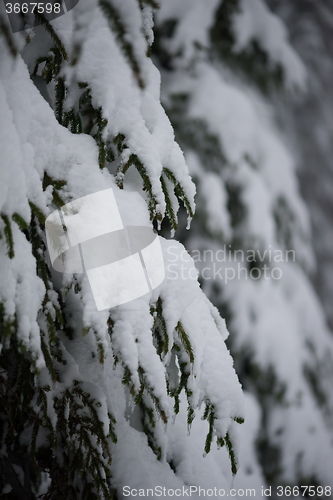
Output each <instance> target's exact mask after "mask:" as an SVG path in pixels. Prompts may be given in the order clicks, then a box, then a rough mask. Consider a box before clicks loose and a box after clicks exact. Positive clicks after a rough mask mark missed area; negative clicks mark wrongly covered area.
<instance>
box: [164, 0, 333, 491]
mask: <svg viewBox="0 0 333 500" xmlns="http://www.w3.org/2000/svg"><path fill="white" fill-rule="evenodd" d="M189 3H191V4H194V7H193V9H189V5H188V4H189ZM200 17H201V19H200ZM156 30H157V33H158V37H157V41H156V61H158V64H160V66H161V68H162V72H161V74H162V97H163V99H162V102H163V104H164V105H165V108H166V110H167V113H168V115H169V117H170V119H171V122H172V124H173V126H174V128H175V132H176V138H177V140H178V141H179V143H180V145H181V146H182V148H183V150H184V152H185V157H186V159H187V163H188V165H189V168H190V173H191V174H192V176H193V178H194V179H195V182H196V185H197V191H198V193H197V198H196V202H197V214H196V217H195V218H194V220H193V223H192V229H191V232H190V233H189V234H185V233H184V232H183V233H180V237H181V238H182V241H183V242H185V243H186V246H187V248H188V249H189V251H190V253H191V254H192V256H193V258H195V260H196V261H197V262H196V266H197V267H198V268H199V271H200V276H201V278H202V286H203V289H204V290H205V291H206V293H207V294H208V296H209V297H210V299H211V300H212V301H213V302H214V303H215V305H217V306H218V307H219V309H220V311H221V312H222V315H224V316H225V317H226V318H227V323H228V327H229V329H230V331H231V332H232V335H231V336H230V344H229V345H230V348H231V352H232V354H233V356H234V358H235V362H236V369H237V373H238V374H239V376H240V379H241V382H242V384H243V387H244V389H245V390H246V403H247V405H246V408H247V412H246V422H247V425H249V428H251V431H249V433H248V434H247V438H245V443H244V446H245V447H246V452H245V456H244V457H243V466H242V465H241V469H240V470H241V473H240V474H239V475H238V476H237V477H236V484H241V485H242V487H244V488H246V487H248V486H247V485H248V484H249V482H250V481H251V482H253V483H255V484H258V483H260V481H262V475H264V477H265V479H266V481H267V482H268V484H275V485H276V484H282V483H284V484H290V485H292V484H317V483H319V484H323V485H327V484H330V485H332V461H333V434H332V408H333V406H332V405H333V391H332V387H331V380H332V361H333V338H332V334H331V332H330V331H329V330H328V328H327V325H326V321H325V317H324V314H323V311H322V309H321V306H320V304H319V302H318V299H317V297H316V295H315V293H314V291H313V289H312V287H311V284H310V281H309V278H308V275H307V273H308V272H309V271H310V270H312V269H313V266H314V261H313V254H312V249H311V245H310V241H311V232H310V224H309V217H308V213H307V210H306V207H305V205H304V203H303V201H302V199H301V197H300V194H299V189H298V184H297V178H296V172H295V160H294V158H293V155H292V154H291V152H290V151H289V150H288V148H287V147H286V144H285V141H284V138H283V136H282V135H281V133H280V132H279V130H278V128H277V126H276V125H275V123H274V109H273V106H272V105H271V104H270V102H269V95H270V92H276V90H277V89H280V91H284V92H288V91H289V92H290V91H291V90H292V89H295V87H298V88H302V89H304V88H305V86H306V72H305V69H304V65H303V63H302V62H301V60H300V59H299V57H298V55H297V54H296V52H295V51H294V50H293V49H292V47H291V45H290V43H289V42H288V37H287V32H286V28H285V27H284V26H283V24H282V22H281V20H280V19H279V18H278V17H277V16H276V15H274V14H273V13H272V12H270V11H269V10H268V8H267V5H266V4H265V3H264V2H263V1H262V0H253V1H252V0H251V1H250V0H244V1H239V2H234V1H231V0H230V1H228V0H224V1H223V2H221V3H219V4H217V2H215V1H211V2H204V1H203V0H202V1H201V0H197V1H195V2H186V1H184V2H178V1H176V0H174V1H171V0H164V1H162V5H161V9H160V11H159V13H158V16H157V28H156ZM177 234H178V233H177ZM222 249H223V250H224V257H225V259H224V260H223V257H222V258H221V255H222V254H221V250H222ZM207 250H208V251H207ZM265 266H266V267H268V268H270V271H269V272H268V274H267V275H266V274H264V273H263V271H264V268H265ZM240 268H243V270H241V272H239V269H240ZM272 268H277V271H274V274H271V271H272ZM227 269H229V271H228V270H227ZM216 270H220V273H218V272H216ZM228 277H229V280H228V279H227V278H228ZM249 393H251V394H249ZM253 396H254V397H253ZM249 435H250V436H251V438H250V439H249ZM258 460H259V462H260V463H258ZM242 467H244V468H242Z"/></svg>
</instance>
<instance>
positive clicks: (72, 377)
mask: <svg viewBox="0 0 333 500" xmlns="http://www.w3.org/2000/svg"><path fill="white" fill-rule="evenodd" d="M152 5H154V2H148V1H146V2H137V1H136V0H126V1H124V0H122V1H117V0H101V1H100V2H99V4H97V2H92V1H89V2H88V1H85V0H81V1H80V2H79V4H78V7H77V8H74V9H73V10H72V11H70V12H68V13H67V14H66V15H63V16H62V17H59V18H57V19H55V20H54V21H52V24H50V23H48V22H47V21H46V20H45V18H43V17H42V16H40V20H41V26H38V27H36V28H34V29H29V30H27V31H25V32H23V33H22V34H17V35H15V36H12V35H11V34H10V29H9V25H8V21H7V20H6V18H5V14H4V5H3V4H1V6H0V9H1V29H2V35H3V36H1V38H0V44H1V46H0V54H1V56H0V106H1V125H0V134H1V135H0V137H1V139H0V141H1V170H0V175H1V180H0V196H1V198H0V206H1V240H0V248H1V257H0V258H1V269H0V271H1V278H0V299H1V309H0V312H1V360H0V361H1V372H0V377H1V378H0V383H1V409H0V420H1V452H0V453H1V458H2V465H1V469H0V473H1V491H2V494H3V495H7V494H9V495H11V494H13V495H17V496H20V495H21V496H22V495H24V494H28V496H29V498H30V497H31V498H35V497H36V496H38V495H42V497H43V498H55V499H59V498H80V499H89V500H91V499H93V498H113V496H114V494H115V492H117V495H118V498H120V497H121V495H122V488H123V486H125V485H128V484H130V485H131V487H133V488H139V487H145V488H147V487H155V486H156V485H160V486H162V487H163V486H165V487H169V488H175V487H181V486H182V485H185V484H193V485H196V484H197V485H203V482H206V484H207V482H210V487H214V486H218V485H222V486H223V487H225V488H227V487H228V485H229V483H228V481H229V478H230V476H231V473H232V474H235V472H236V470H237V463H238V448H239V447H238V444H237V428H238V427H239V424H240V423H242V422H243V416H244V410H243V397H242V391H241V387H240V384H239V382H238V379H237V376H236V373H235V371H234V369H233V362H232V359H231V357H230V354H229V352H228V350H227V348H226V345H225V340H226V338H227V335H228V332H227V330H226V326H225V323H224V320H222V319H221V317H220V316H219V313H218V312H217V310H216V309H215V308H214V307H213V306H212V304H211V303H210V302H209V301H208V299H207V298H206V297H205V295H204V294H203V292H202V290H201V289H200V287H199V284H198V282H197V280H196V275H195V273H193V271H194V266H193V262H192V261H191V259H190V260H188V262H187V270H188V272H189V274H190V275H191V276H192V278H191V279H183V278H182V277H181V276H180V275H178V278H177V279H175V278H174V270H175V267H174V266H173V268H172V271H173V274H171V271H170V267H169V264H170V261H172V263H174V261H176V264H174V265H176V269H178V267H179V266H180V263H181V259H180V258H178V257H177V255H181V254H183V253H184V252H185V250H184V248H183V246H182V245H181V244H180V243H178V242H177V241H174V240H166V239H163V238H162V237H161V238H160V240H161V245H162V248H163V252H164V259H165V266H166V273H167V276H166V279H165V280H164V282H163V283H162V285H160V286H159V287H158V288H157V289H156V290H154V292H152V293H149V294H147V295H145V296H143V297H142V298H140V299H137V300H136V301H133V302H130V303H128V304H125V305H122V306H118V307H116V308H113V309H111V310H109V311H101V312H97V310H96V308H95V305H94V300H93V296H92V294H91V290H90V288H89V283H88V280H87V277H86V276H85V275H83V274H82V275H79V274H74V275H61V274H60V273H57V272H56V271H54V270H53V269H52V267H51V265H50V261H49V258H48V254H47V251H46V239H45V227H44V225H45V218H46V217H47V216H48V215H49V214H50V213H51V212H53V211H54V210H56V209H57V208H59V207H61V206H62V205H64V204H66V203H68V202H70V201H71V200H75V199H77V198H80V197H83V196H86V195H88V194H91V193H95V192H98V191H101V190H104V189H108V188H112V189H113V192H114V194H115V197H116V200H117V203H118V206H119V207H120V210H121V212H122V213H123V214H125V218H126V220H124V221H123V222H124V223H125V224H127V225H132V226H133V225H134V226H135V225H149V224H155V225H156V227H157V228H159V227H160V225H161V223H162V221H163V219H164V218H165V217H167V218H168V219H169V222H170V227H171V229H172V230H173V231H174V230H175V229H176V228H177V211H178V208H179V201H181V202H182V203H183V204H184V206H185V208H186V210H187V214H188V218H189V220H190V219H191V218H192V217H193V214H194V208H195V206H194V192H195V188H194V184H193V182H192V180H191V178H190V176H189V172H188V168H187V165H186V163H185V160H184V156H183V154H182V152H181V150H180V148H179V146H178V145H177V143H176V142H175V141H174V134H173V129H172V127H171V125H170V122H169V119H168V118H167V116H166V114H165V112H164V110H163V108H162V106H161V104H160V101H159V98H160V95H159V94H160V76H159V73H158V70H157V69H156V67H155V66H154V65H153V63H152V61H151V59H150V58H149V57H148V56H147V51H149V47H150V44H151V42H152V40H153V34H152V31H151V27H152ZM130 167H132V168H130ZM196 413H198V415H199V416H202V419H203V421H201V420H200V418H199V421H198V418H195V415H196ZM197 421H198V422H197ZM192 422H193V425H194V426H195V432H192V433H190V434H189V435H187V428H189V429H190V427H191V424H192ZM214 441H217V444H218V446H219V447H223V450H221V451H219V452H218V458H215V459H214V457H216V453H217V451H216V452H215V451H214V455H208V456H207V457H206V458H203V453H205V454H207V453H209V451H210V449H211V447H212V442H214ZM213 448H214V447H212V449H213ZM228 455H229V458H230V462H231V472H230V464H229V470H227V469H226V467H223V466H222V465H221V457H222V458H223V457H224V459H222V463H224V462H223V460H225V459H226V458H228ZM199 470H200V471H201V472H200V474H198V471H199ZM204 478H206V479H204ZM207 478H210V480H209V481H208V479H207ZM43 495H44V496H43ZM192 496H194V495H192ZM4 498H6V496H5V497H4Z"/></svg>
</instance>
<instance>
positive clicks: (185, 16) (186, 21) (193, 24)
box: [157, 0, 219, 65]
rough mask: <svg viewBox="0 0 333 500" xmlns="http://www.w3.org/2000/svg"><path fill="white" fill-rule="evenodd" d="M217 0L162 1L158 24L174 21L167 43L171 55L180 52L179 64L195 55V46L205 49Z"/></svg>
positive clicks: (187, 61) (184, 62) (158, 13)
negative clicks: (174, 29) (171, 34)
mask: <svg viewBox="0 0 333 500" xmlns="http://www.w3.org/2000/svg"><path fill="white" fill-rule="evenodd" d="M218 5H219V0H207V1H205V2H203V1H202V0H183V1H181V2H179V1H178V0H163V1H162V2H161V7H160V9H159V11H158V12H157V19H158V22H159V23H163V21H166V20H176V21H177V26H176V31H175V34H174V36H173V37H172V39H171V40H170V41H168V49H169V50H170V51H171V52H172V53H174V54H175V53H177V52H178V51H181V60H180V61H179V64H184V65H186V64H188V63H189V62H190V61H191V59H192V58H193V56H194V54H195V44H199V45H201V46H202V47H207V45H208V42H209V37H208V29H209V28H210V27H211V25H212V23H213V20H214V14H215V11H216V9H217V7H218Z"/></svg>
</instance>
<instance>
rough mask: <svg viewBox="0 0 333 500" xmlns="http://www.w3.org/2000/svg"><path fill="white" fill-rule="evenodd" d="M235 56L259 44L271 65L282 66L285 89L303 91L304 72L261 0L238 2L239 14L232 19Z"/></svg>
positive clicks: (279, 23)
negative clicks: (298, 88) (300, 89)
mask: <svg viewBox="0 0 333 500" xmlns="http://www.w3.org/2000/svg"><path fill="white" fill-rule="evenodd" d="M233 29H234V33H235V36H236V44H235V47H234V50H235V52H240V51H242V50H244V49H245V50H246V47H247V46H248V45H249V42H251V41H253V40H255V41H257V42H259V43H260V45H261V47H263V48H264V49H265V50H266V51H267V52H268V54H269V56H270V59H271V61H272V62H273V63H278V64H280V65H281V66H282V68H283V69H284V71H285V73H286V80H287V86H289V87H292V86H295V85H296V86H298V87H300V88H303V89H304V87H305V83H306V69H305V66H304V63H303V62H302V60H301V58H300V57H299V55H298V54H297V53H296V52H295V50H294V49H293V48H292V47H291V45H290V43H289V40H288V32H287V29H286V27H285V25H284V24H283V22H282V21H281V19H280V18H279V17H278V16H277V15H275V14H273V13H272V12H271V11H270V10H269V8H268V7H267V5H266V3H265V2H264V1H263V0H241V2H240V12H239V13H237V14H236V15H235V17H234V26H233Z"/></svg>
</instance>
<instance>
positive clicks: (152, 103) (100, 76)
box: [54, 0, 195, 214]
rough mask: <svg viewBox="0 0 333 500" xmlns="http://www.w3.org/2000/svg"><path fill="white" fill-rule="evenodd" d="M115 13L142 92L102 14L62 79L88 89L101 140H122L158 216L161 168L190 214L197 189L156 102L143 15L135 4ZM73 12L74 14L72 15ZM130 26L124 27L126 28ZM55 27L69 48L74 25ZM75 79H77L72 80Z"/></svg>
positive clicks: (62, 21) (66, 21)
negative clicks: (139, 166)
mask: <svg viewBox="0 0 333 500" xmlns="http://www.w3.org/2000/svg"><path fill="white" fill-rule="evenodd" d="M115 6H116V8H117V9H119V13H120V14H121V15H123V14H124V12H123V11H126V13H128V12H130V13H131V15H130V16H128V15H127V14H126V15H125V14H124V17H123V18H122V20H125V21H126V22H125V21H124V22H125V28H127V29H128V33H130V34H131V35H126V36H130V38H129V41H130V42H131V44H132V46H133V47H134V48H135V55H136V57H137V59H138V61H139V63H140V66H139V67H140V71H141V72H142V74H143V78H144V88H143V89H140V88H139V86H138V85H137V82H136V80H135V78H134V77H133V70H132V68H131V67H130V65H129V64H128V60H127V59H126V57H125V55H124V54H123V52H122V51H121V49H120V47H119V44H118V43H117V39H116V36H115V35H114V34H113V33H112V32H111V31H110V27H109V25H108V23H107V20H106V18H105V16H103V15H102V13H101V11H100V9H97V10H96V11H95V12H94V16H93V19H91V20H90V23H89V32H88V36H87V37H86V40H85V43H84V45H83V48H82V54H81V56H80V59H79V62H78V64H77V66H76V67H75V68H70V67H67V69H66V70H64V71H65V74H66V73H68V72H70V74H71V72H74V74H73V75H72V76H71V78H73V79H74V81H77V82H86V83H88V85H89V88H90V89H91V95H92V103H93V105H94V107H95V108H96V109H98V108H99V107H101V108H102V113H103V118H106V119H107V120H108V123H107V126H106V127H105V129H104V130H103V137H104V139H105V140H110V141H112V140H113V139H114V138H115V137H116V136H117V135H118V134H124V135H125V142H126V145H127V148H126V149H125V150H124V151H123V153H122V163H126V161H127V160H128V159H129V157H130V155H131V154H135V155H137V156H138V158H139V159H140V161H141V162H142V163H143V165H144V167H145V169H146V171H147V173H148V175H149V179H150V182H151V184H152V191H153V194H154V196H155V197H156V199H157V201H158V206H157V211H158V212H159V213H161V214H164V212H165V200H164V195H163V192H162V188H161V183H160V177H161V175H162V170H163V168H168V169H169V170H171V172H172V173H173V174H174V176H175V178H176V179H177V181H179V182H180V183H181V185H182V187H183V189H184V191H185V194H186V195H187V197H188V199H189V200H190V203H191V205H192V208H193V209H194V193H195V188H194V185H193V183H192V182H191V180H190V177H189V174H188V168H187V165H186V163H185V160H184V156H183V153H182V151H181V150H180V148H179V146H178V144H177V143H176V142H175V140H174V133H173V129H172V127H171V125H170V121H169V119H168V118H167V116H166V114H165V111H164V109H163V108H162V106H161V104H160V101H159V98H160V75H159V72H158V70H157V69H156V67H155V66H154V65H153V63H152V61H151V59H149V58H147V57H146V55H145V51H146V42H145V39H144V36H143V34H142V31H141V14H140V10H139V7H138V5H137V3H136V2H135V1H134V0H130V1H129V0H128V1H127V2H116V5H115ZM74 10H75V9H73V11H74ZM127 24H128V26H127ZM54 27H55V29H56V31H57V33H59V35H60V36H61V37H62V38H63V39H64V40H65V43H67V45H68V47H70V33H71V32H72V23H71V17H70V16H68V17H67V16H63V17H61V18H58V19H56V20H55V21H54ZM74 75H75V76H74Z"/></svg>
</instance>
